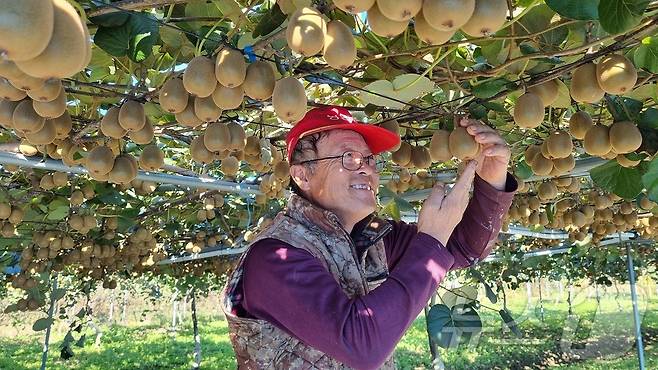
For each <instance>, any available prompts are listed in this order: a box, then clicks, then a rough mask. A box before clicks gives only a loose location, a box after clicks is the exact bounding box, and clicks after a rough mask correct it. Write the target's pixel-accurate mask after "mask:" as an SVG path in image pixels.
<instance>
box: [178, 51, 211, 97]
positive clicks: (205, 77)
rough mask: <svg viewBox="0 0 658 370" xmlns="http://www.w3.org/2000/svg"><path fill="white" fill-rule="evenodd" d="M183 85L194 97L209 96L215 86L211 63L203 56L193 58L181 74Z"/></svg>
mask: <svg viewBox="0 0 658 370" xmlns="http://www.w3.org/2000/svg"><path fill="white" fill-rule="evenodd" d="M183 85H184V86H185V90H187V92H189V93H190V94H192V95H194V96H199V97H202V98H205V97H208V96H210V94H212V92H213V91H215V87H216V86H217V78H216V77H215V64H214V63H213V61H212V60H211V59H210V58H207V57H204V56H198V57H194V59H192V60H191V61H190V62H189V63H188V65H187V68H186V69H185V72H183Z"/></svg>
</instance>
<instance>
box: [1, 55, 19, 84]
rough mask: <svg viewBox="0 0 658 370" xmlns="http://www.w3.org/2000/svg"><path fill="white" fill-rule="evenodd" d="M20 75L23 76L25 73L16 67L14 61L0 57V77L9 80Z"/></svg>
mask: <svg viewBox="0 0 658 370" xmlns="http://www.w3.org/2000/svg"><path fill="white" fill-rule="evenodd" d="M22 76H25V73H23V72H22V71H21V70H20V69H18V67H16V63H14V62H12V61H11V60H2V58H0V77H4V78H6V79H8V80H9V79H19V78H21V77H22Z"/></svg>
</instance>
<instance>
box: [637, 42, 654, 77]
mask: <svg viewBox="0 0 658 370" xmlns="http://www.w3.org/2000/svg"><path fill="white" fill-rule="evenodd" d="M633 62H634V63H635V66H636V67H638V68H644V69H646V70H647V71H649V72H651V73H658V37H645V38H644V39H642V44H640V46H638V48H637V49H636V50H635V54H633Z"/></svg>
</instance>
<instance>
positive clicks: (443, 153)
mask: <svg viewBox="0 0 658 370" xmlns="http://www.w3.org/2000/svg"><path fill="white" fill-rule="evenodd" d="M430 158H432V162H446V161H449V160H450V159H452V153H451V152H450V131H446V130H436V131H434V134H433V135H432V139H431V140H430Z"/></svg>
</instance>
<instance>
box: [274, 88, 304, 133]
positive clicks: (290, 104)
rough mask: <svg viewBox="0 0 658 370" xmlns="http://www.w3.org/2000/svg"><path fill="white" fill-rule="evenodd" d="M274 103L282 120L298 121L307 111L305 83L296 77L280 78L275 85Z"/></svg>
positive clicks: (275, 109)
mask: <svg viewBox="0 0 658 370" xmlns="http://www.w3.org/2000/svg"><path fill="white" fill-rule="evenodd" d="M272 105H273V106H274V111H275V112H276V114H277V116H279V118H280V119H281V120H282V121H285V122H295V121H298V120H299V119H300V118H302V117H303V115H304V113H306V91H305V90H304V85H302V83H301V82H299V80H298V79H296V78H294V77H285V78H282V79H280V80H279V81H277V82H276V85H275V86H274V92H273V94H272Z"/></svg>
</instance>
